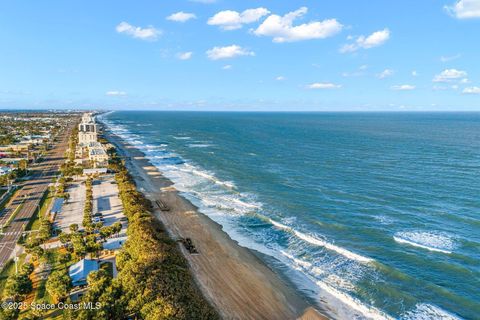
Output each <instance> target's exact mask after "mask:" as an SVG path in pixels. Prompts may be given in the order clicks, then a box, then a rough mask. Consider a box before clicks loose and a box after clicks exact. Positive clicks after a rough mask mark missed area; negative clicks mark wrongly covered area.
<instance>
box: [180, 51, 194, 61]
mask: <svg viewBox="0 0 480 320" xmlns="http://www.w3.org/2000/svg"><path fill="white" fill-rule="evenodd" d="M192 55H193V52H191V51H189V52H180V53H177V58H178V59H180V60H189V59H191V58H192Z"/></svg>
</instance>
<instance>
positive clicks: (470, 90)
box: [463, 87, 480, 94]
mask: <svg viewBox="0 0 480 320" xmlns="http://www.w3.org/2000/svg"><path fill="white" fill-rule="evenodd" d="M463 93H465V94H480V87H468V88H465V89H463Z"/></svg>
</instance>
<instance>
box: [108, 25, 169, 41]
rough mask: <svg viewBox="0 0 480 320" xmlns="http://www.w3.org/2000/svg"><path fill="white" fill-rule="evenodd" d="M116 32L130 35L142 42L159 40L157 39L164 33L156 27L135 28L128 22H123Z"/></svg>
mask: <svg viewBox="0 0 480 320" xmlns="http://www.w3.org/2000/svg"><path fill="white" fill-rule="evenodd" d="M116 30H117V32H118V33H123V34H126V35H129V36H131V37H133V38H136V39H141V40H150V41H153V40H157V38H158V37H159V36H160V35H161V34H162V32H161V31H160V30H158V29H155V28H154V27H152V26H150V27H146V28H141V27H135V26H132V25H131V24H129V23H128V22H121V23H120V24H119V25H118V26H117V27H116Z"/></svg>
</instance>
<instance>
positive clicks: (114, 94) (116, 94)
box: [105, 90, 127, 97]
mask: <svg viewBox="0 0 480 320" xmlns="http://www.w3.org/2000/svg"><path fill="white" fill-rule="evenodd" d="M105 95H107V96H111V97H121V96H126V95H127V93H126V92H125V91H117V90H112V91H107V92H105Z"/></svg>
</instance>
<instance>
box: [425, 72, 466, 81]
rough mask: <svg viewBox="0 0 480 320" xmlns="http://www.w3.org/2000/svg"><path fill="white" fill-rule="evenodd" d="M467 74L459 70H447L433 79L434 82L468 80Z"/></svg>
mask: <svg viewBox="0 0 480 320" xmlns="http://www.w3.org/2000/svg"><path fill="white" fill-rule="evenodd" d="M466 77H467V73H466V72H465V71H462V70H457V69H445V70H443V71H442V72H440V73H439V74H437V75H436V76H435V77H434V78H433V82H452V81H459V80H460V79H462V78H466Z"/></svg>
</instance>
